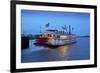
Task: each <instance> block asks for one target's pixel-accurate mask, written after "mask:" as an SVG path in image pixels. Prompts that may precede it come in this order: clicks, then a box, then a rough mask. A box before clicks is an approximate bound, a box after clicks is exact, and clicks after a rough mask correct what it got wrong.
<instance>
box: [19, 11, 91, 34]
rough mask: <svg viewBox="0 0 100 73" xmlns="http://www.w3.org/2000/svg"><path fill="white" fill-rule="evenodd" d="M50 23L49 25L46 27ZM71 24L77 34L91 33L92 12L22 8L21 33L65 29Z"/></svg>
mask: <svg viewBox="0 0 100 73" xmlns="http://www.w3.org/2000/svg"><path fill="white" fill-rule="evenodd" d="M47 23H50V25H49V26H48V27H45V25H46V24H47ZM64 25H66V26H69V25H71V26H72V27H73V28H74V30H73V31H72V33H75V34H76V35H77V36H82V35H89V34H90V14H89V13H82V12H81V13H79V12H56V11H37V10H21V30H22V31H21V33H22V34H39V33H40V26H41V32H45V30H46V29H58V30H63V29H62V27H63V26H64Z"/></svg>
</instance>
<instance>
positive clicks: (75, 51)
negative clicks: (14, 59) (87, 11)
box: [21, 37, 90, 63]
mask: <svg viewBox="0 0 100 73" xmlns="http://www.w3.org/2000/svg"><path fill="white" fill-rule="evenodd" d="M88 59H90V38H88V37H86V38H77V42H76V43H74V44H71V45H65V46H60V47H56V48H50V47H46V46H37V45H34V40H30V43H29V48H27V49H23V50H22V51H21V62H22V63H27V62H48V61H71V60H88Z"/></svg>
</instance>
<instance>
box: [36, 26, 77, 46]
mask: <svg viewBox="0 0 100 73" xmlns="http://www.w3.org/2000/svg"><path fill="white" fill-rule="evenodd" d="M75 42H76V35H75V34H72V33H71V27H70V26H69V32H67V31H64V30H57V29H48V30H46V32H44V33H41V34H39V36H38V37H37V38H35V43H37V44H41V45H48V46H63V45H69V44H73V43H75Z"/></svg>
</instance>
